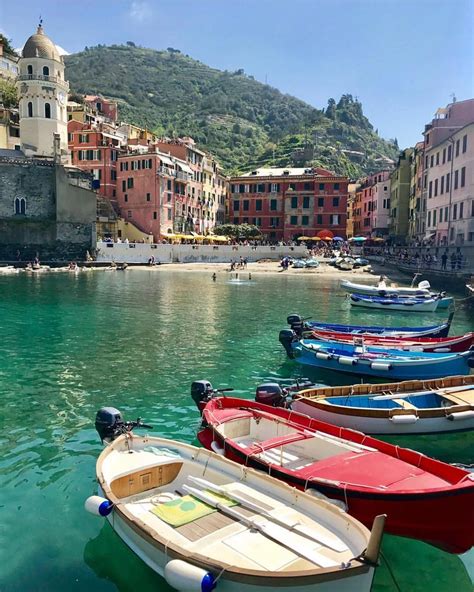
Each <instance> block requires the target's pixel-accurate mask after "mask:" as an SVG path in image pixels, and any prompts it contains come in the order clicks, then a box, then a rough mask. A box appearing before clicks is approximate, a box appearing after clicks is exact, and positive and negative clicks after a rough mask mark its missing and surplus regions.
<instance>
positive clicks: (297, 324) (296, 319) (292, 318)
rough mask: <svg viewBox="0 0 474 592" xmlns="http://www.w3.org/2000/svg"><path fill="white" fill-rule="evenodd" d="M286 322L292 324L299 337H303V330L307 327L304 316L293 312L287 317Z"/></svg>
mask: <svg viewBox="0 0 474 592" xmlns="http://www.w3.org/2000/svg"><path fill="white" fill-rule="evenodd" d="M286 322H287V323H288V324H289V325H290V327H291V328H292V330H293V331H294V332H295V333H296V335H298V337H301V335H302V333H303V330H304V328H305V322H304V319H303V317H300V315H297V314H291V315H288V316H287V317H286Z"/></svg>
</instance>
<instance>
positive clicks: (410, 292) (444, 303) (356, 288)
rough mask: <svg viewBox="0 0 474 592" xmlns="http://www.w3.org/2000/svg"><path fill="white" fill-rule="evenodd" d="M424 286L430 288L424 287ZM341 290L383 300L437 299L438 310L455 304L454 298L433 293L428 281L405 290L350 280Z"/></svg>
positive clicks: (344, 282) (342, 283) (342, 285)
mask: <svg viewBox="0 0 474 592" xmlns="http://www.w3.org/2000/svg"><path fill="white" fill-rule="evenodd" d="M422 286H428V287H427V288H426V287H422ZM341 288H342V289H343V290H345V291H346V292H349V293H350V294H356V295H359V294H362V295H364V296H378V297H381V298H417V299H421V300H425V299H430V298H437V299H438V306H437V310H440V309H442V308H449V306H450V305H452V304H454V298H452V297H451V296H445V293H444V292H441V293H436V292H433V291H431V290H430V289H429V288H430V284H429V282H427V281H426V280H425V281H423V282H420V283H419V284H418V288H404V287H401V288H400V287H393V286H386V285H385V282H383V283H379V284H378V285H376V286H370V285H367V284H358V283H355V282H351V281H350V280H342V281H341Z"/></svg>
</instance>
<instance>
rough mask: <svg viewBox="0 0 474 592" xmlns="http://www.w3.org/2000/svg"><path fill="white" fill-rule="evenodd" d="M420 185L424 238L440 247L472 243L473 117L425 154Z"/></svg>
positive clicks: (473, 209)
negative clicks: (423, 192) (423, 198)
mask: <svg viewBox="0 0 474 592" xmlns="http://www.w3.org/2000/svg"><path fill="white" fill-rule="evenodd" d="M473 105H474V101H473ZM424 182H425V185H426V190H427V200H426V202H427V208H426V209H427V212H426V232H427V238H428V239H430V241H431V242H432V243H433V244H435V245H441V246H444V245H446V246H447V245H454V244H455V245H463V244H465V243H468V244H473V243H474V114H473V117H472V123H469V124H467V125H465V126H464V127H461V128H459V129H458V130H457V131H455V132H454V133H452V134H451V135H449V136H448V137H446V138H445V139H444V140H442V141H440V142H439V143H438V144H436V145H432V146H431V148H430V149H428V150H427V151H426V152H425V179H424Z"/></svg>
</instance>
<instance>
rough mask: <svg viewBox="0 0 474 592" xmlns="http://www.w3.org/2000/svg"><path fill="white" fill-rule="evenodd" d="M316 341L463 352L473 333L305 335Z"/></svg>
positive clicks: (319, 333) (328, 333)
mask: <svg viewBox="0 0 474 592" xmlns="http://www.w3.org/2000/svg"><path fill="white" fill-rule="evenodd" d="M306 338H310V339H311V338H312V339H315V340H317V341H321V340H322V341H334V342H338V343H350V344H353V343H356V342H362V343H364V344H365V345H368V346H372V347H383V348H386V349H399V350H402V351H424V352H433V353H445V352H463V351H466V350H468V349H469V348H470V347H471V346H472V345H474V333H466V334H464V335H457V336H453V337H419V338H417V337H385V336H383V335H382V336H378V335H351V334H349V333H336V332H329V331H322V332H319V331H312V332H311V334H308V335H306Z"/></svg>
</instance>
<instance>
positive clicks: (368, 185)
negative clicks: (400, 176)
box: [353, 170, 390, 238]
mask: <svg viewBox="0 0 474 592" xmlns="http://www.w3.org/2000/svg"><path fill="white" fill-rule="evenodd" d="M389 211H390V171H388V170H387V171H379V172H377V173H374V174H373V175H369V176H368V177H364V178H363V179H361V180H360V186H359V187H358V189H357V191H356V195H355V199H354V205H353V233H354V236H364V237H367V238H375V237H377V236H379V237H382V236H384V235H386V234H387V232H388V214H389Z"/></svg>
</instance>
